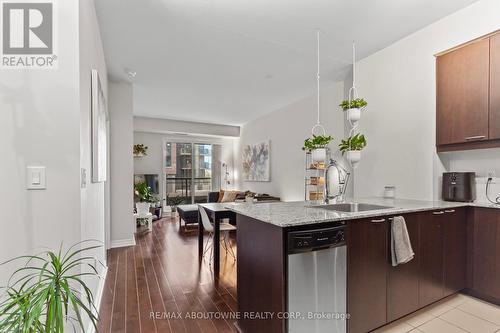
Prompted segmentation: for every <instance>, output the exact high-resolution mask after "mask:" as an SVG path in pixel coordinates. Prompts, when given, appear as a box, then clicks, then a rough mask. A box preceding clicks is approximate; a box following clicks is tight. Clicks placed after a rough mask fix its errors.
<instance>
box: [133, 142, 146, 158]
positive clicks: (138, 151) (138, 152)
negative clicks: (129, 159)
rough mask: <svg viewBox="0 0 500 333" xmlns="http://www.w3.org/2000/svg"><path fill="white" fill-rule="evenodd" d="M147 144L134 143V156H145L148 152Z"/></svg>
mask: <svg viewBox="0 0 500 333" xmlns="http://www.w3.org/2000/svg"><path fill="white" fill-rule="evenodd" d="M147 152H148V146H145V145H143V144H142V143H141V144H136V145H134V156H135V157H142V156H146V155H147V154H148V153H147Z"/></svg>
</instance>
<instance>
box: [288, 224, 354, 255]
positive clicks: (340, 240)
mask: <svg viewBox="0 0 500 333" xmlns="http://www.w3.org/2000/svg"><path fill="white" fill-rule="evenodd" d="M345 244H346V232H345V226H339V227H333V228H325V229H315V230H306V231H292V232H289V233H288V254H293V253H302V252H309V251H316V250H321V249H326V248H330V247H337V246H343V245H345Z"/></svg>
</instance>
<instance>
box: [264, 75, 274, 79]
mask: <svg viewBox="0 0 500 333" xmlns="http://www.w3.org/2000/svg"><path fill="white" fill-rule="evenodd" d="M273 77H274V75H273V74H266V76H264V78H266V79H267V80H270V79H272V78H273Z"/></svg>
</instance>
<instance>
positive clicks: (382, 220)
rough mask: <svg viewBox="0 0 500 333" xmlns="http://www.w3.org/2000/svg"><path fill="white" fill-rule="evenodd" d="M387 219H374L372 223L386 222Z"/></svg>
mask: <svg viewBox="0 0 500 333" xmlns="http://www.w3.org/2000/svg"><path fill="white" fill-rule="evenodd" d="M384 222H385V219H378V220H372V223H377V224H378V223H384Z"/></svg>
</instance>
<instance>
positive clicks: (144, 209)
mask: <svg viewBox="0 0 500 333" xmlns="http://www.w3.org/2000/svg"><path fill="white" fill-rule="evenodd" d="M149 207H150V203H149V202H136V203H135V208H136V209H137V214H144V215H145V214H147V213H149Z"/></svg>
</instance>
